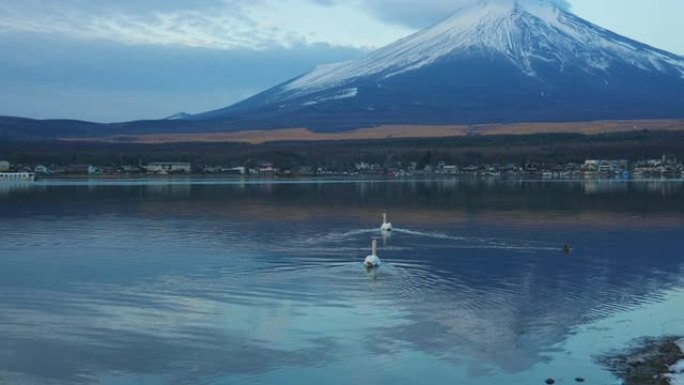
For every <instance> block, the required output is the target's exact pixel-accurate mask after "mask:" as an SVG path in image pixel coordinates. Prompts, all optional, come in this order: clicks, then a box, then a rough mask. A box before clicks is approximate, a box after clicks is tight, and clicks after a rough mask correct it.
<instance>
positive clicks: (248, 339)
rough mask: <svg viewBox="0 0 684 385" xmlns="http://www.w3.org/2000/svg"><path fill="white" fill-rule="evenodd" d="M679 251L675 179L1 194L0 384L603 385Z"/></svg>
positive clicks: (663, 330)
mask: <svg viewBox="0 0 684 385" xmlns="http://www.w3.org/2000/svg"><path fill="white" fill-rule="evenodd" d="M383 212H387V213H388V214H389V219H390V220H391V222H393V225H394V229H395V230H394V231H393V232H392V233H391V234H390V235H383V234H382V233H381V232H380V231H379V230H378V228H379V226H380V223H381V220H382V217H381V214H382V213H383ZM373 238H376V239H378V244H379V245H378V246H379V247H378V255H379V257H380V258H381V259H382V261H383V265H382V266H381V267H380V268H379V269H378V270H376V271H370V272H369V271H366V270H365V269H364V267H363V265H362V262H363V259H364V257H365V256H366V255H367V254H369V251H370V243H371V239H373ZM683 241H684V182H682V181H669V182H668V181H633V182H625V181H576V182H542V181H494V180H470V181H468V180H438V181H359V182H354V181H292V182H289V183H274V182H267V181H266V182H254V183H244V182H238V181H232V182H231V181H211V180H191V179H189V180H140V181H136V180H132V181H99V182H98V181H44V182H36V183H35V184H32V185H9V186H7V185H6V186H0V341H1V343H0V384H20V385H24V384H41V385H42V384H267V385H270V384H274V385H275V384H278V385H281V384H321V383H324V384H326V385H336V384H340V385H342V384H391V385H400V384H407V385H408V384H428V385H431V384H440V385H441V384H474V385H479V384H483V385H484V384H487V385H491V384H507V385H510V384H512V385H516V384H520V385H523V384H526V385H529V384H540V385H541V384H544V380H545V379H546V378H549V377H552V378H554V379H556V381H557V382H558V383H561V384H563V383H564V384H572V383H574V379H575V377H583V378H585V379H586V380H587V383H591V384H615V383H616V381H617V380H616V378H615V377H614V376H613V375H612V374H611V373H610V372H608V371H607V370H606V369H605V368H604V367H602V366H601V365H600V364H598V363H597V362H596V357H597V356H598V355H601V354H605V353H606V352H608V351H611V350H613V349H621V348H624V347H625V346H626V345H627V344H628V343H629V342H630V341H632V340H633V339H634V338H637V337H641V336H647V335H648V336H661V335H667V334H680V335H684V311H682V309H684V274H683V273H684V245H683ZM565 244H568V245H570V246H571V247H572V250H571V252H570V253H569V254H566V253H564V252H563V250H562V247H563V245H565Z"/></svg>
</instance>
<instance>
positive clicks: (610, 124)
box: [61, 120, 684, 144]
mask: <svg viewBox="0 0 684 385" xmlns="http://www.w3.org/2000/svg"><path fill="white" fill-rule="evenodd" d="M641 130H652V131H684V120H608V121H594V122H573V123H515V124H483V125H448V126H434V125H386V126H378V127H371V128H360V129H356V130H351V131H346V132H340V133H318V132H312V131H310V130H309V129H306V128H283V129H274V130H245V131H238V132H218V133H192V134H190V133H182V134H149V135H125V136H106V137H99V138H62V139H61V140H64V141H85V142H102V143H138V144H169V143H230V142H237V143H250V144H262V143H268V142H282V141H339V140H373V139H388V138H393V139H401V138H443V137H460V136H473V135H481V136H484V135H530V134H543V133H576V134H586V135H598V134H609V133H618V132H629V131H641Z"/></svg>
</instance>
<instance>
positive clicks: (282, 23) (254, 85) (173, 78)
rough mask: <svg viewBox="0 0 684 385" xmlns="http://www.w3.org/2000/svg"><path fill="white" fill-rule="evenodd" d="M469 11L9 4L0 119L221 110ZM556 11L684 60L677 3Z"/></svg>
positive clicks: (112, 2)
mask: <svg viewBox="0 0 684 385" xmlns="http://www.w3.org/2000/svg"><path fill="white" fill-rule="evenodd" d="M472 1H476V0H184V1H169V0H147V1H137V0H88V1H84V0H60V1H53V0H3V1H2V2H0V50H2V52H3V58H2V60H0V115H15V116H27V117H35V118H77V119H85V120H95V121H122V120H131V119H145V118H149V119H154V118H160V117H164V116H167V115H171V114H173V113H175V112H179V111H188V112H192V113H194V112H201V111H205V110H210V109H214V108H218V107H223V106H226V105H229V104H231V103H233V102H235V101H238V100H240V99H242V98H244V97H246V96H249V95H251V94H254V93H256V92H258V91H261V90H263V89H265V88H268V87H270V86H272V85H275V84H276V83H280V82H282V81H285V80H287V79H289V78H291V77H293V76H296V75H298V74H300V73H302V72H305V71H307V70H309V69H310V68H311V67H313V66H314V65H316V64H319V63H329V62H334V61H341V60H347V59H352V58H355V57H358V56H360V55H362V54H363V53H365V52H367V51H368V50H370V49H373V48H376V47H380V46H382V45H385V44H387V43H390V42H392V41H394V40H396V39H398V38H401V37H403V36H405V35H407V34H410V33H411V32H413V31H415V30H417V29H420V28H423V27H426V26H429V25H430V24H432V23H434V22H437V21H439V20H440V19H443V18H445V17H447V16H448V15H449V14H450V13H451V12H453V11H454V10H456V9H458V8H459V7H461V6H463V5H464V4H466V3H468V2H472ZM547 1H551V0H547ZM553 1H556V2H563V1H565V2H568V3H570V9H571V10H572V11H573V12H574V13H576V14H578V15H579V16H581V17H584V18H585V19H588V20H590V21H592V22H594V23H596V24H599V25H601V26H603V27H605V28H607V29H611V30H613V31H615V32H617V33H620V34H623V35H626V36H628V37H631V38H634V39H636V40H639V41H642V42H644V43H647V44H650V45H653V46H655V47H658V48H662V49H665V50H669V51H672V52H674V53H677V54H680V55H684V39H682V38H681V37H682V36H684V23H682V20H681V19H682V15H684V1H682V0H648V1H646V0H553Z"/></svg>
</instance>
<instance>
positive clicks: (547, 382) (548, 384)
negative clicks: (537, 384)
mask: <svg viewBox="0 0 684 385" xmlns="http://www.w3.org/2000/svg"><path fill="white" fill-rule="evenodd" d="M555 383H556V380H554V379H553V378H547V379H546V384H547V385H553V384H555Z"/></svg>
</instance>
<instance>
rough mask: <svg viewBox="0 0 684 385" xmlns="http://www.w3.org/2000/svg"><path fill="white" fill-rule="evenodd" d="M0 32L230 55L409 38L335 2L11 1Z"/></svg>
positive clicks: (1, 12) (0, 16) (4, 7)
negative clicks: (240, 51) (222, 51)
mask: <svg viewBox="0 0 684 385" xmlns="http://www.w3.org/2000/svg"><path fill="white" fill-rule="evenodd" d="M331 7H333V8H334V9H331ZM358 27H363V28H358ZM0 31H14V32H17V31H19V32H32V33H42V34H50V35H59V36H63V37H66V38H77V39H90V40H97V39H99V40H111V41H116V42H120V43H124V44H131V45H182V46H187V47H202V48H213V49H226V50H229V49H236V48H249V49H257V50H264V49H270V48H272V47H286V48H288V47H293V46H298V45H302V44H316V43H328V44H331V45H341V46H352V47H377V46H381V45H384V44H386V43H388V42H390V41H392V40H394V39H396V38H399V37H401V36H403V35H405V34H407V33H409V32H411V31H410V30H407V29H404V28H399V27H397V26H387V25H385V24H383V23H382V22H379V21H378V20H377V19H375V18H374V17H373V16H372V15H369V14H368V13H365V12H362V11H361V10H360V9H359V8H356V7H354V6H350V5H349V4H345V3H341V2H337V1H333V0H251V1H245V0H191V1H184V2H182V3H181V2H168V1H162V0H152V1H146V2H135V1H131V0H123V1H117V2H114V1H106V0H93V1H83V0H64V1H60V2H54V1H48V0H22V1H18V0H6V1H4V2H3V3H2V4H0Z"/></svg>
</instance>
